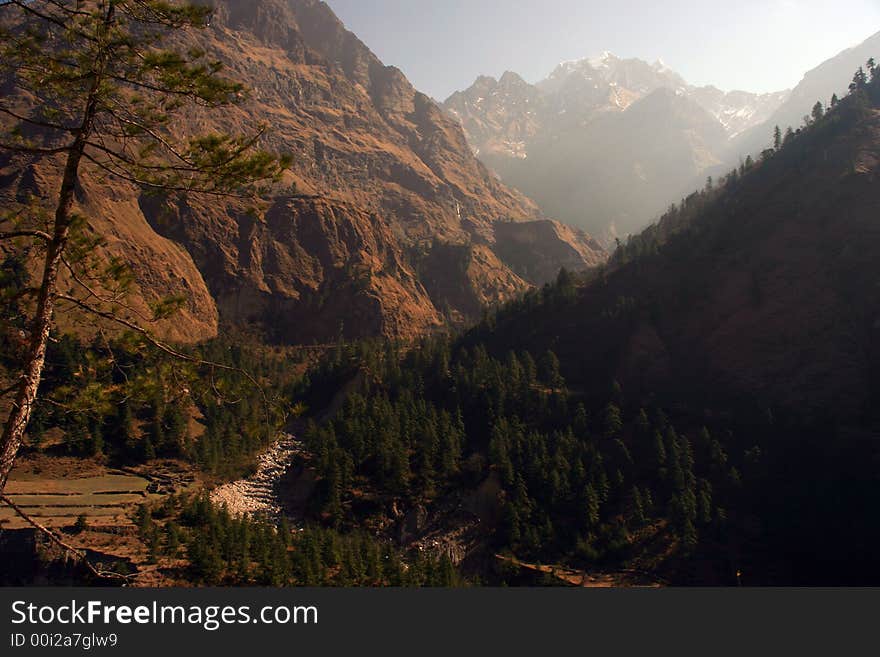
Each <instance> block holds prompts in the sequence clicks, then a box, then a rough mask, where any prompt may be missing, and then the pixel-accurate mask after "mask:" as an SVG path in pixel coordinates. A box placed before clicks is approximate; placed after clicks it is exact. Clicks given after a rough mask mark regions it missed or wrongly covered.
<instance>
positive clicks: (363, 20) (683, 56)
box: [327, 0, 880, 100]
mask: <svg viewBox="0 0 880 657" xmlns="http://www.w3.org/2000/svg"><path fill="white" fill-rule="evenodd" d="M327 1H328V4H329V5H330V6H331V7H332V8H333V9H334V11H336V13H337V15H339V17H340V18H341V19H342V20H343V21H344V22H345V23H346V25H347V26H348V28H349V29H351V30H352V31H354V32H355V33H356V34H357V35H358V36H359V37H360V38H361V39H362V40H363V41H364V42H365V43H366V44H367V45H368V46H369V47H370V48H371V49H372V50H373V52H375V53H376V54H377V55H378V56H379V57H380V58H381V59H382V60H383V61H384V62H385V63H386V64H394V65H395V66H398V67H399V68H401V69H402V70H403V71H404V73H406V75H407V77H409V78H410V80H411V81H412V82H413V84H415V86H416V87H417V88H419V89H420V90H422V91H424V92H425V93H428V94H430V95H432V96H433V97H434V98H437V99H438V100H444V99H445V98H446V97H447V96H448V95H449V94H450V93H452V92H453V91H456V90H459V89H463V88H466V87H468V86H470V84H471V83H472V82H473V81H474V79H475V78H476V77H477V76H478V75H480V74H486V75H492V76H495V77H498V76H500V75H501V74H502V73H503V72H504V71H505V70H508V69H510V70H513V71H516V72H517V73H519V74H520V75H522V76H523V77H524V78H525V79H526V80H528V81H529V82H536V81H538V80H539V79H542V78H543V77H545V76H546V75H547V74H548V73H549V72H550V71H551V70H552V69H553V68H554V67H555V66H556V64H557V63H559V62H560V61H562V60H567V59H579V58H582V57H588V56H591V55H595V54H597V53H600V52H602V51H603V50H610V51H611V52H613V53H614V54H616V55H618V56H620V57H639V58H641V59H645V60H647V61H650V62H654V61H656V60H657V59H662V60H663V61H664V62H665V63H666V65H667V66H669V67H670V68H672V69H674V70H676V71H677V72H678V73H680V74H681V75H682V76H683V77H684V78H685V79H686V80H687V81H688V82H690V83H692V84H701V85H702V84H714V85H715V86H717V87H719V88H721V89H725V90H732V89H743V90H747V91H755V92H766V91H779V90H781V89H785V88H791V87H793V86H795V85H796V84H797V83H798V82H799V81H800V79H801V77H802V76H803V74H804V73H805V72H806V71H808V70H809V69H811V68H813V67H815V66H817V65H818V64H820V63H822V62H823V61H825V60H826V59H829V58H830V57H833V56H834V55H836V54H837V53H839V52H840V51H842V50H844V49H846V48H849V47H851V46H855V45H857V44H859V43H861V42H862V41H864V40H865V39H867V38H868V37H869V36H871V35H872V34H874V33H876V32H878V31H880V0H835V1H834V2H829V1H828V0H737V1H736V2H717V1H715V2H706V1H705V0H704V1H702V2H698V1H696V0H668V1H665V2H657V1H656V0H652V1H647V0H602V1H596V0H327ZM878 59H880V53H878Z"/></svg>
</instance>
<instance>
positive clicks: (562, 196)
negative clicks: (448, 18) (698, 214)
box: [445, 52, 788, 239]
mask: <svg viewBox="0 0 880 657" xmlns="http://www.w3.org/2000/svg"><path fill="white" fill-rule="evenodd" d="M787 95H788V94H787V92H780V93H776V94H762V95H759V94H751V93H747V92H743V91H733V92H730V93H725V92H722V91H720V90H718V89H715V88H714V87H694V86H690V85H688V84H687V83H686V82H685V81H684V80H683V79H682V78H681V76H679V75H678V74H677V73H675V72H674V71H672V70H670V69H669V68H667V67H666V66H665V65H663V64H662V63H660V62H658V63H655V64H648V63H647V62H644V61H641V60H638V59H621V58H618V57H616V56H614V55H612V54H611V53H607V52H606V53H603V54H602V55H601V56H599V57H594V58H589V59H583V60H577V61H571V62H564V63H562V64H560V65H559V66H558V67H557V68H556V69H555V70H554V71H553V72H552V73H551V74H550V76H549V77H548V78H547V79H545V80H543V81H541V82H539V83H537V84H536V85H530V84H528V83H527V82H525V81H524V80H523V79H522V78H520V77H519V76H518V75H516V74H515V73H510V72H508V73H505V74H504V75H503V76H502V77H501V79H500V80H497V81H496V80H494V79H493V78H489V77H481V78H479V79H478V80H477V81H476V82H475V83H474V85H473V86H472V87H470V88H469V89H467V90H466V91H462V92H458V93H455V94H453V95H452V96H451V97H450V98H449V99H448V100H447V101H446V102H445V107H446V109H447V110H448V111H449V112H450V113H451V114H452V115H453V116H456V117H457V118H458V119H459V120H460V121H461V122H462V125H463V126H464V128H465V131H466V133H467V135H468V138H469V140H470V142H471V144H472V146H473V147H474V150H475V152H476V153H477V154H478V155H479V157H480V158H481V159H482V160H483V161H484V162H486V163H487V164H488V165H489V166H490V167H492V168H493V169H495V170H496V171H497V172H498V173H499V174H500V176H501V178H502V180H504V181H505V182H507V183H509V184H511V185H513V186H515V187H516V188H518V189H520V190H522V191H523V192H525V193H526V194H528V195H529V196H530V197H531V198H533V199H535V200H536V201H537V202H538V204H539V206H540V207H541V208H542V209H543V210H545V211H546V212H548V213H549V214H551V215H553V216H558V217H560V218H561V219H563V220H564V221H566V222H568V223H570V224H572V225H577V226H581V227H584V228H586V229H587V230H589V231H590V232H592V233H593V234H596V235H599V236H602V237H605V238H606V239H607V238H610V237H613V236H615V235H625V234H627V233H630V232H633V231H635V230H638V229H639V228H641V227H643V226H644V225H645V224H646V223H647V221H648V220H650V219H651V218H652V217H653V216H655V215H656V214H657V212H658V211H659V210H661V209H662V208H663V207H664V206H665V205H666V204H668V203H669V202H670V201H672V200H675V199H677V198H678V197H679V196H680V195H681V194H683V193H684V192H685V191H687V190H688V189H691V188H692V187H693V185H694V182H695V181H696V180H698V179H699V178H700V177H701V176H703V177H704V173H705V172H706V171H708V170H711V169H712V167H714V166H716V165H718V164H720V162H721V161H722V155H723V153H725V152H726V148H727V145H728V143H729V140H730V139H731V138H733V137H735V136H737V135H739V134H741V133H742V132H743V131H745V130H747V129H749V128H750V127H751V126H754V125H757V124H760V123H762V122H763V121H765V120H766V119H767V117H769V116H770V114H771V113H772V112H773V111H774V110H775V109H776V108H777V107H778V106H779V105H780V104H781V103H782V102H783V101H784V100H785V98H786V97H787ZM634 131H635V132H637V133H638V134H639V135H640V137H641V138H640V139H638V140H636V139H633V135H634Z"/></svg>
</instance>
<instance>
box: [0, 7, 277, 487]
mask: <svg viewBox="0 0 880 657" xmlns="http://www.w3.org/2000/svg"><path fill="white" fill-rule="evenodd" d="M210 16H211V10H210V9H209V8H207V7H204V6H197V5H194V4H189V3H184V2H169V1H163V0H8V1H4V0H0V82H2V84H3V89H4V93H3V97H2V99H0V153H2V152H3V151H5V152H7V154H9V155H10V156H11V157H20V158H25V161H26V162H33V161H35V160H49V161H50V162H49V163H50V164H55V165H57V166H58V167H59V169H60V170H61V171H63V174H62V175H61V181H60V185H59V188H58V190H57V195H56V196H54V197H53V198H52V200H51V205H48V204H45V205H40V204H39V203H36V204H33V203H32V204H30V205H27V204H23V207H21V208H18V209H16V210H13V211H9V212H6V213H4V214H0V228H2V231H0V240H19V241H22V240H26V241H28V243H29V246H30V248H31V251H29V258H35V257H39V258H41V260H42V267H41V269H42V273H41V277H40V279H39V283H38V286H37V287H36V288H34V289H33V290H30V294H31V296H32V298H33V302H32V304H30V305H29V308H28V315H29V317H28V328H27V333H26V336H27V337H26V339H25V344H24V345H23V348H22V354H21V358H20V360H21V372H20V376H19V378H17V379H16V380H15V381H14V384H13V386H12V387H11V388H10V389H8V390H7V391H6V392H7V393H12V394H13V395H14V398H13V402H12V407H11V410H10V412H9V416H8V418H7V419H6V422H5V424H4V427H3V434H2V438H0V494H2V492H3V489H4V488H5V485H6V481H7V479H8V477H9V472H10V470H11V469H12V466H13V463H14V461H15V457H16V454H17V453H18V450H19V448H20V446H21V444H22V439H23V436H24V433H25V430H26V428H27V425H28V422H29V419H30V417H31V413H32V411H33V409H34V402H35V400H36V397H37V390H38V388H39V385H40V380H41V377H42V372H43V366H44V361H45V356H46V345H47V341H48V338H49V334H50V331H51V328H52V324H53V314H54V313H55V311H56V306H57V304H58V302H60V301H63V302H66V304H68V305H69V307H70V308H71V309H74V308H75V309H77V310H78V311H81V312H86V313H91V314H92V315H94V316H96V318H97V317H100V318H103V319H104V320H109V321H118V322H120V323H122V324H124V325H125V326H127V327H128V328H129V329H131V330H134V331H136V332H139V333H141V334H142V335H144V336H149V333H148V332H147V331H146V330H145V329H144V328H143V327H142V326H140V325H138V324H135V323H133V322H132V321H131V320H127V319H124V318H121V317H117V316H116V315H115V314H114V313H113V312H112V311H111V310H108V309H107V307H106V303H109V302H112V301H118V299H108V298H106V295H102V294H101V293H100V292H96V291H95V290H94V289H93V288H92V287H91V286H90V285H89V283H88V281H87V280H86V279H85V277H81V276H78V275H77V271H76V268H75V266H74V265H72V264H71V261H70V260H68V259H67V258H66V254H67V255H69V252H70V251H71V250H73V249H74V247H78V248H80V249H81V248H82V240H83V237H82V230H81V228H82V226H83V224H84V223H85V219H84V218H83V217H80V216H78V215H77V214H76V212H75V201H76V195H77V192H78V190H79V189H80V188H81V177H82V175H83V174H84V173H85V172H90V173H93V174H98V175H101V176H105V177H108V178H113V179H117V180H124V181H128V182H129V183H132V184H134V185H137V186H138V187H140V188H142V189H148V190H154V191H156V192H158V193H164V194H187V193H201V194H216V195H234V196H250V197H256V196H259V195H260V194H261V193H263V192H264V191H265V187H263V184H265V183H269V182H271V181H273V180H278V178H279V177H280V175H281V172H282V170H283V169H284V168H285V166H286V164H287V162H286V161H285V160H284V159H278V158H276V157H274V156H272V155H270V154H268V153H266V152H263V151H260V150H258V149H257V148H256V146H257V142H258V140H259V139H260V137H261V134H262V130H259V129H258V130H255V132H254V134H251V135H249V136H233V135H228V134H206V135H201V136H198V137H189V138H186V139H182V138H180V137H179V136H176V135H175V134H174V131H173V130H172V120H173V119H174V118H175V116H177V115H179V114H180V111H181V110H182V109H184V108H187V107H192V106H193V105H195V106H200V107H203V108H218V107H222V106H226V105H230V104H233V103H237V102H240V101H241V100H242V99H243V98H244V97H245V95H244V93H243V89H242V87H241V85H239V84H237V83H235V82H232V81H230V80H228V79H225V78H223V77H222V76H221V75H220V70H221V65H220V64H219V63H217V62H214V61H210V60H208V59H207V57H206V54H205V53H204V52H202V51H200V50H198V49H196V48H190V49H189V50H179V49H173V48H170V49H169V48H162V47H161V46H162V43H163V42H164V41H165V40H167V39H168V38H169V37H171V36H173V35H175V34H178V33H180V32H183V31H186V30H192V29H197V28H202V27H205V26H206V25H208V21H209V19H210ZM43 201H44V202H45V200H43ZM77 240H80V242H79V243H78V242H77ZM62 268H66V269H67V270H69V273H70V276H71V277H72V278H73V280H74V281H75V283H76V284H75V285H73V286H72V287H73V288H74V289H73V290H72V291H71V292H70V293H67V292H66V291H59V273H60V271H61V270H62ZM77 291H78V293H77ZM160 305H161V304H160ZM166 311H167V307H166V308H157V309H156V314H157V315H159V314H160V313H162V312H166Z"/></svg>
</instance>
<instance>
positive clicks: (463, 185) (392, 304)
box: [0, 0, 605, 342]
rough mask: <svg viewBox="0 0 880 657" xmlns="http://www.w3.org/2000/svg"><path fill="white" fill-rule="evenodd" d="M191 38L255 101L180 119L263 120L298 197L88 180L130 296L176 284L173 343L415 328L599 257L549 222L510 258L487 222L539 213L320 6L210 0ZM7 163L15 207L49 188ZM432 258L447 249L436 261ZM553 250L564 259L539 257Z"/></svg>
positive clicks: (195, 126) (96, 217) (195, 125)
mask: <svg viewBox="0 0 880 657" xmlns="http://www.w3.org/2000/svg"><path fill="white" fill-rule="evenodd" d="M189 38H192V39H193V40H194V41H195V42H196V43H197V44H198V45H199V46H200V47H202V48H204V49H205V50H206V51H207V52H208V53H209V54H210V55H211V56H212V57H215V58H217V59H218V60H220V61H222V62H223V63H224V65H225V67H226V73H227V75H228V76H230V77H233V78H235V79H238V80H241V81H242V82H244V83H245V84H246V86H248V87H249V88H250V89H251V95H250V98H249V100H248V101H247V102H246V103H244V104H243V105H242V106H240V107H237V108H235V109H233V110H231V111H229V112H225V113H224V114H223V115H222V116H218V115H217V114H206V115H203V114H201V113H200V112H193V113H192V114H191V115H190V119H189V123H188V124H187V123H184V124H181V125H179V126H178V127H177V129H178V130H180V132H181V133H182V134H185V133H187V132H190V131H192V132H195V131H199V132H204V131H205V130H210V129H214V128H216V129H231V130H234V131H241V130H245V129H247V128H249V127H253V126H254V125H255V124H256V123H258V122H262V123H266V124H267V125H268V126H269V128H270V134H269V136H268V138H267V143H266V144H265V146H266V147H267V148H269V149H270V150H274V151H277V152H279V153H290V154H291V155H292V156H293V159H294V164H293V167H292V170H291V172H290V176H289V179H288V181H287V182H288V183H290V184H291V187H292V188H293V186H294V185H295V192H291V193H289V194H287V195H286V196H283V197H282V198H278V199H277V200H275V201H274V202H273V203H272V204H271V205H270V207H267V208H264V209H263V211H261V212H259V213H257V214H254V213H253V212H250V211H249V208H246V207H243V206H238V205H236V204H234V203H217V202H216V200H210V201H207V200H204V199H198V198H192V199H190V200H189V201H188V202H186V203H169V202H165V201H163V200H161V199H158V198H156V197H155V196H149V197H148V196H138V195H137V193H136V192H135V190H133V189H131V188H129V187H128V186H126V185H122V184H117V183H116V182H115V181H112V180H111V181H104V182H102V183H101V184H100V185H99V184H98V182H96V181H94V180H90V181H88V182H87V183H86V185H85V186H84V194H83V195H81V198H80V199H79V202H80V206H81V209H82V210H84V214H85V215H87V216H88V217H89V218H90V221H91V229H92V230H94V231H96V232H98V233H101V234H111V235H116V236H118V240H111V242H112V243H111V244H110V245H108V249H109V251H108V254H109V255H122V256H123V257H125V259H126V260H127V261H131V262H133V264H134V273H135V275H136V279H137V285H138V286H139V295H140V296H142V297H144V298H146V299H149V298H155V297H157V296H161V295H162V294H164V293H165V292H166V291H167V290H166V289H165V288H170V289H172V290H175V291H182V292H186V293H187V294H186V296H187V298H188V299H189V302H188V307H187V308H186V309H185V312H186V313H187V317H188V318H189V319H190V320H192V321H187V322H178V323H177V327H178V328H177V333H178V335H175V336H174V337H177V338H179V339H191V340H198V339H202V338H204V337H207V336H209V335H211V334H213V333H214V332H215V331H216V327H217V323H218V318H219V321H220V322H226V323H230V324H244V323H247V324H249V325H251V326H257V327H261V328H262V331H263V333H264V334H265V335H266V337H268V338H269V339H271V340H277V341H282V342H311V341H319V342H321V341H329V340H332V339H334V338H336V337H337V336H338V335H339V333H340V331H342V332H343V333H344V335H345V336H346V337H349V338H353V337H363V336H371V335H384V336H388V337H398V338H409V337H413V336H415V335H418V334H421V333H424V332H426V331H430V330H432V329H434V328H436V327H438V326H440V325H442V324H443V323H444V322H446V321H448V320H450V319H451V320H461V319H462V318H464V317H466V316H472V315H473V314H475V313H477V312H479V308H480V307H481V306H482V305H483V304H486V303H497V302H501V301H504V300H506V299H509V298H511V297H512V296H513V295H515V294H518V293H520V292H522V291H523V290H525V289H528V288H529V287H530V286H532V285H536V284H542V283H544V282H545V280H546V279H548V278H551V277H552V276H554V275H555V273H556V271H558V268H559V267H560V266H562V264H565V265H566V266H570V267H573V268H575V269H583V268H586V267H589V266H592V265H595V264H598V263H600V262H602V261H603V260H604V257H605V254H604V252H603V251H602V250H601V249H600V248H599V247H598V245H597V244H596V243H595V242H592V241H591V240H590V239H589V238H588V237H587V236H586V235H585V234H583V233H581V232H578V231H569V230H567V229H562V228H557V229H555V230H550V231H538V232H537V233H536V239H537V240H538V242H536V243H535V244H534V251H535V253H536V254H538V255H537V256H536V257H537V258H538V259H539V261H540V263H541V265H540V267H537V268H529V267H527V266H524V265H523V258H525V260H526V261H528V260H529V257H530V256H529V254H528V253H518V254H517V259H516V261H515V262H512V263H508V262H505V259H504V257H503V256H502V254H501V252H500V250H499V248H498V245H497V237H496V233H497V231H496V225H497V224H498V223H499V222H530V221H541V222H543V221H545V217H544V216H543V214H542V213H541V212H540V211H539V210H538V208H537V207H536V206H535V205H534V204H533V203H532V202H531V201H529V200H528V199H527V198H525V197H524V196H523V195H522V194H520V193H519V192H516V191H514V190H511V189H509V188H507V187H505V186H504V185H503V184H501V183H500V182H499V181H498V180H497V179H496V178H495V177H494V176H493V175H492V174H491V173H490V172H489V171H488V170H487V169H486V168H485V167H484V166H483V165H482V164H481V163H480V162H479V161H478V160H477V159H476V158H475V157H474V156H473V154H472V153H471V150H470V148H469V147H468V145H467V142H466V140H465V137H464V134H463V132H462V130H461V128H460V126H459V125H458V124H457V122H456V121H455V120H454V119H452V118H450V117H449V116H448V115H447V114H446V113H444V112H443V111H442V109H441V108H439V107H438V106H437V105H436V104H435V103H434V102H433V101H432V100H431V99H429V98H428V97H427V96H425V95H423V94H421V93H419V92H418V91H417V90H415V89H414V88H413V87H412V86H411V85H410V83H409V82H408V81H407V80H406V78H405V77H404V75H403V74H402V73H401V72H400V71H399V70H398V69H396V68H394V67H387V66H385V65H383V64H382V62H380V61H379V60H378V59H377V58H376V57H375V55H373V53H372V52H370V50H369V49H368V48H367V47H366V46H365V45H364V44H363V43H361V42H360V41H359V40H358V39H357V37H356V36H355V35H353V34H352V33H350V32H348V31H347V30H345V28H344V26H343V25H342V24H341V23H340V21H339V20H338V19H337V18H336V16H335V15H334V14H333V12H332V11H331V10H330V9H329V7H328V6H327V5H326V4H324V3H323V2H318V1H316V0H267V1H265V2H260V3H253V2H245V1H243V0H221V1H219V2H218V3H217V12H216V14H215V16H214V18H213V20H212V24H211V26H210V27H209V28H208V29H207V30H204V31H202V32H201V33H197V34H194V35H192V37H189ZM181 45H183V46H188V45H192V44H191V43H185V44H184V43H182V44H181ZM4 164H5V168H4V177H3V178H2V185H0V187H2V193H3V194H4V197H5V198H6V199H9V200H10V202H12V199H14V198H24V197H25V196H26V195H27V194H31V193H35V194H37V195H41V194H44V193H51V189H52V180H54V177H53V176H54V172H53V171H52V169H51V167H46V166H43V167H41V168H40V169H39V170H37V169H34V168H26V167H25V166H24V163H22V162H21V161H20V160H16V161H7V162H5V163H4ZM39 179H42V180H44V181H45V184H43V185H42V186H41V185H40V184H38V182H36V181H38V180H39ZM108 199H113V200H112V205H110V204H111V201H110V200H108ZM545 240H547V241H545ZM115 242H118V244H116V243H115ZM444 250H453V251H455V252H456V253H457V254H458V257H457V258H452V259H450V258H445V257H442V256H439V255H438V254H439V253H441V252H444ZM526 250H527V251H528V248H527V249H526ZM559 250H563V251H564V252H565V257H564V259H563V260H561V261H559V262H554V261H549V260H548V254H553V253H556V252H557V251H559ZM572 254H575V255H574V257H572ZM535 271H539V272H540V273H541V276H538V277H535V276H531V275H530V273H531V272H535ZM160 288H161V289H160Z"/></svg>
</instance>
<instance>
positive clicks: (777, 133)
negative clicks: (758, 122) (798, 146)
mask: <svg viewBox="0 0 880 657" xmlns="http://www.w3.org/2000/svg"><path fill="white" fill-rule="evenodd" d="M773 148H774V150H777V151H778V150H779V149H780V148H782V130H780V128H779V126H776V127H775V128H774V129H773Z"/></svg>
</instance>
